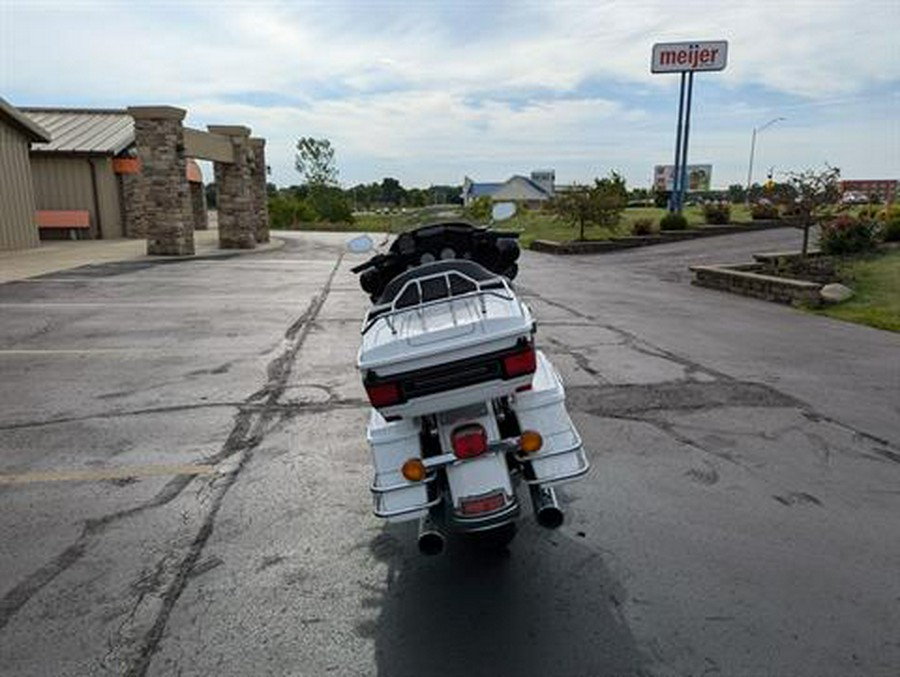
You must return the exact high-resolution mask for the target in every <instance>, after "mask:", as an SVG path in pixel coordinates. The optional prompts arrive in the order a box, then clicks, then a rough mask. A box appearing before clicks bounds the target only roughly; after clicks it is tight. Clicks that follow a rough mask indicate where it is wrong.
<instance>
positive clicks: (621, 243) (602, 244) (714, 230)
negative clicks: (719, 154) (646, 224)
mask: <svg viewBox="0 0 900 677" xmlns="http://www.w3.org/2000/svg"><path fill="white" fill-rule="evenodd" d="M787 227H789V226H788V225H787V224H785V223H783V222H781V221H757V222H754V223H748V224H746V225H727V226H704V227H703V228H698V229H695V230H675V231H667V232H664V233H660V234H659V235H641V236H635V235H632V236H628V237H620V238H616V239H615V240H594V241H590V242H555V241H553V240H535V241H534V242H532V243H531V247H530V249H531V251H536V252H541V253H544V254H557V255H562V256H565V255H572V254H606V253H609V252H617V251H622V250H624V249H634V248H636V247H649V246H652V245H656V244H668V243H669V242H682V241H685V240H696V239H699V238H703V237H716V236H719V235H733V234H735V233H750V232H754V231H758V230H773V229H775V228H787Z"/></svg>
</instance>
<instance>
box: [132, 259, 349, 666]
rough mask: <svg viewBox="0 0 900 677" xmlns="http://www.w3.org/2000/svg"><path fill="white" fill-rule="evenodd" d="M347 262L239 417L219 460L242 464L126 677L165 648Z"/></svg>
mask: <svg viewBox="0 0 900 677" xmlns="http://www.w3.org/2000/svg"><path fill="white" fill-rule="evenodd" d="M342 260H343V254H340V255H339V256H338V259H337V261H336V262H335V264H334V267H333V268H332V270H331V273H330V274H329V276H328V279H327V280H326V282H325V285H324V286H323V288H322V291H321V292H320V293H319V294H318V295H316V296H315V297H313V299H312V301H311V302H310V305H309V307H308V308H307V309H306V311H305V312H304V313H303V314H302V315H301V316H300V317H298V318H297V320H295V321H294V322H293V323H292V324H291V325H290V326H289V327H288V329H287V331H286V332H285V344H284V349H283V351H282V352H281V354H280V355H278V356H276V357H275V358H274V359H273V360H272V361H271V362H270V363H269V366H268V368H267V370H266V372H267V377H268V380H267V382H266V385H265V386H264V387H263V388H262V389H260V390H258V391H256V392H255V393H253V394H252V395H250V396H249V397H248V398H247V400H246V403H247V404H250V403H253V402H256V401H258V400H264V402H265V406H264V407H263V408H262V409H261V410H260V411H240V412H238V414H236V416H235V424H234V427H233V428H232V431H231V434H230V435H229V436H228V439H227V440H226V442H225V444H224V445H223V447H222V449H221V451H220V452H219V453H218V454H216V455H215V456H214V457H213V459H216V458H218V459H219V460H221V459H225V458H228V457H230V456H232V455H235V454H239V458H238V462H237V464H236V466H235V467H234V469H233V470H231V471H230V472H229V473H228V474H227V475H225V476H224V481H223V482H222V484H220V485H219V486H218V491H217V493H216V494H215V496H214V497H213V499H212V503H211V505H210V508H209V511H208V512H207V514H206V517H205V518H204V520H203V524H202V525H201V527H200V530H199V532H198V533H197V535H196V536H195V537H194V540H193V542H192V543H191V546H190V547H189V548H188V552H187V555H186V556H185V557H184V558H183V559H182V561H181V563H180V565H179V566H178V568H177V570H176V572H175V576H174V578H173V579H172V581H171V582H170V583H169V585H168V587H167V588H166V590H165V592H164V593H163V596H162V607H161V609H160V610H159V612H158V614H157V616H156V619H155V621H154V623H153V625H152V627H151V628H150V630H149V632H147V634H146V635H145V636H144V638H143V641H141V642H140V647H139V650H138V651H137V652H136V656H135V658H134V660H133V661H132V662H131V664H130V666H129V667H128V669H127V670H125V671H124V672H123V675H125V677H143V676H144V675H146V674H147V670H148V669H149V667H150V662H151V660H152V658H153V655H154V654H155V653H156V651H157V649H158V648H159V644H160V641H161V640H162V636H163V632H164V630H165V628H166V625H167V624H168V621H169V617H170V615H171V613H172V609H173V608H174V607H175V604H176V603H177V602H178V599H179V597H180V596H181V594H182V592H184V589H185V587H186V586H187V583H188V581H189V579H190V576H191V572H192V571H193V570H194V569H195V567H196V565H197V562H198V561H199V559H200V556H201V554H202V553H203V549H204V547H205V546H206V543H207V541H208V540H209V537H210V536H211V535H212V532H213V528H214V525H215V521H216V517H217V516H218V513H219V510H220V509H221V507H222V503H223V501H224V499H225V496H226V495H227V494H228V491H229V490H230V489H231V487H232V486H234V484H235V482H237V479H238V477H239V476H240V474H241V472H242V470H243V469H244V467H246V465H247V463H248V462H249V460H250V458H251V457H252V453H251V452H252V451H253V449H255V448H256V447H257V446H259V444H260V443H261V442H262V441H263V439H264V438H265V435H266V434H267V433H268V432H269V430H268V429H267V428H268V426H269V424H270V422H271V420H272V418H273V417H275V416H277V415H278V414H280V413H281V411H280V407H278V406H277V405H278V399H279V398H280V397H281V396H282V394H283V393H284V392H285V390H286V388H287V381H288V378H289V377H290V374H291V369H292V368H293V365H294V363H295V360H296V357H297V354H298V353H299V351H300V349H301V348H302V347H303V344H304V342H305V340H306V337H307V335H308V334H309V331H310V329H311V323H312V321H313V320H314V319H315V317H316V316H317V315H318V313H319V312H320V311H321V309H322V306H323V305H324V303H325V300H326V299H327V298H328V294H329V292H330V290H331V284H332V281H333V280H334V277H335V274H336V273H337V270H338V268H339V266H340V263H341V261H342Z"/></svg>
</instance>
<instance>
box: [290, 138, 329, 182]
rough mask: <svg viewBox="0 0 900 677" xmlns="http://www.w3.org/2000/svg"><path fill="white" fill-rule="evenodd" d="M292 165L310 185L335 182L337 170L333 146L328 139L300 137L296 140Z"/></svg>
mask: <svg viewBox="0 0 900 677" xmlns="http://www.w3.org/2000/svg"><path fill="white" fill-rule="evenodd" d="M294 166H295V167H296V168H297V171H298V172H300V174H301V175H302V176H303V178H304V179H305V180H306V183H307V185H309V186H310V187H312V186H333V185H335V184H336V183H337V175H338V171H337V166H336V165H335V161H334V148H333V147H332V145H331V141H329V140H328V139H314V138H313V137H311V136H304V137H301V138H300V140H299V141H297V155H296V156H295V158H294Z"/></svg>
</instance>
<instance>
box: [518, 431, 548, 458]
mask: <svg viewBox="0 0 900 677" xmlns="http://www.w3.org/2000/svg"><path fill="white" fill-rule="evenodd" d="M542 446H544V439H543V438H542V437H541V434H540V433H539V432H537V431H536V430H526V431H524V432H523V433H522V435H521V437H519V447H520V448H521V449H522V452H523V453H525V454H533V453H534V452H536V451H538V450H539V449H540V448H541V447H542Z"/></svg>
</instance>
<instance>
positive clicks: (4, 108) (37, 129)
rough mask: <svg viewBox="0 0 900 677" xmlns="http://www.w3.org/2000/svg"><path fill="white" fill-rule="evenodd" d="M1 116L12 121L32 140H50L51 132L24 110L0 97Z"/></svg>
mask: <svg viewBox="0 0 900 677" xmlns="http://www.w3.org/2000/svg"><path fill="white" fill-rule="evenodd" d="M0 116H3V117H5V118H6V119H7V120H9V121H10V122H12V123H13V124H14V125H15V126H16V127H17V128H18V129H19V130H21V131H22V132H23V133H24V134H25V136H27V137H28V138H29V139H31V140H32V141H49V140H50V133H49V132H48V131H47V130H46V129H44V128H43V127H41V126H40V125H37V124H35V123H34V121H33V120H31V119H30V118H28V117H26V116H25V115H23V114H22V111H21V110H19V109H17V108H16V107H15V106H13V105H11V104H10V103H8V102H7V101H6V99H4V98H3V97H0Z"/></svg>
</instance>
